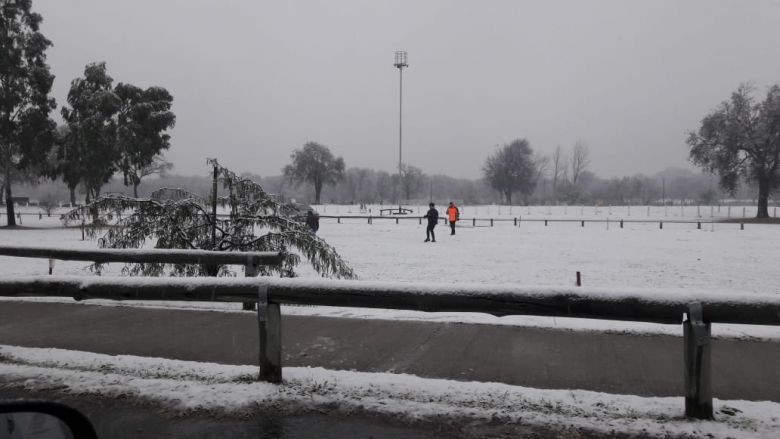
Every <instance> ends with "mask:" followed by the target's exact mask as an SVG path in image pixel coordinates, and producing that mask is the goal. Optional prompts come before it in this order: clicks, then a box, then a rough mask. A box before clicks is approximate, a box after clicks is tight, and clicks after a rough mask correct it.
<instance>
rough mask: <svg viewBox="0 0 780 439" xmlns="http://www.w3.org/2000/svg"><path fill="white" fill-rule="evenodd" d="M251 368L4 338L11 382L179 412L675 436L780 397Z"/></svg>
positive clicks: (745, 422)
mask: <svg viewBox="0 0 780 439" xmlns="http://www.w3.org/2000/svg"><path fill="white" fill-rule="evenodd" d="M256 373H257V369H256V368H255V367H253V366H228V365H221V364H213V363H194V362H187V361H176V360H167V359H161V358H144V357H134V356H127V355H124V356H109V355H101V354H93V353H88V352H77V351H66V350H59V349H34V348H21V347H13V346H3V345H0V377H2V382H3V383H5V384H6V385H16V386H24V387H25V388H27V389H31V390H53V391H58V392H68V393H73V394H79V395H82V396H83V395H104V396H109V397H119V396H121V397H124V398H127V397H133V398H146V399H150V400H152V401H156V402H159V403H162V404H165V405H166V406H168V407H170V408H172V409H173V410H177V411H194V410H209V411H216V412H230V413H239V414H240V413H251V412H253V411H257V409H258V408H263V407H273V410H274V412H275V413H278V412H280V411H282V412H283V411H285V410H293V411H301V410H318V409H320V410H322V409H326V410H328V411H333V410H337V411H338V412H340V413H343V414H350V413H360V412H371V413H380V414H384V415H388V416H394V417H398V418H401V419H406V420H412V421H413V420H436V421H437V422H447V420H460V421H462V420H463V419H465V418H468V419H477V420H482V421H493V422H501V423H512V422H522V423H523V424H526V425H536V426H540V427H547V426H550V425H557V426H569V427H574V428H586V429H588V430H591V431H596V432H602V433H604V434H605V435H606V434H609V433H611V432H614V431H620V432H624V433H629V434H631V433H634V434H641V435H652V436H658V437H670V436H679V435H688V436H692V437H712V438H729V437H761V438H774V437H776V434H777V432H778V431H780V417H779V416H778V414H779V413H780V404H778V403H773V402H750V401H725V400H715V401H714V407H715V415H716V419H717V420H716V421H715V422H713V421H691V420H687V419H685V418H684V417H683V416H682V413H683V399H682V398H680V397H678V398H647V397H638V396H631V395H613V394H605V393H598V392H589V391H582V390H538V389H532V388H527V387H519V386H510V385H506V384H499V383H476V382H459V381H450V380H442V379H426V378H419V377H415V376H411V375H401V374H387V373H364V372H349V371H332V370H325V369H321V368H299V367H288V368H285V369H284V375H285V377H284V383H283V384H281V385H273V384H267V383H259V382H255V381H254V376H255V375H256Z"/></svg>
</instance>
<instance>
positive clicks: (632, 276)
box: [0, 206, 780, 437]
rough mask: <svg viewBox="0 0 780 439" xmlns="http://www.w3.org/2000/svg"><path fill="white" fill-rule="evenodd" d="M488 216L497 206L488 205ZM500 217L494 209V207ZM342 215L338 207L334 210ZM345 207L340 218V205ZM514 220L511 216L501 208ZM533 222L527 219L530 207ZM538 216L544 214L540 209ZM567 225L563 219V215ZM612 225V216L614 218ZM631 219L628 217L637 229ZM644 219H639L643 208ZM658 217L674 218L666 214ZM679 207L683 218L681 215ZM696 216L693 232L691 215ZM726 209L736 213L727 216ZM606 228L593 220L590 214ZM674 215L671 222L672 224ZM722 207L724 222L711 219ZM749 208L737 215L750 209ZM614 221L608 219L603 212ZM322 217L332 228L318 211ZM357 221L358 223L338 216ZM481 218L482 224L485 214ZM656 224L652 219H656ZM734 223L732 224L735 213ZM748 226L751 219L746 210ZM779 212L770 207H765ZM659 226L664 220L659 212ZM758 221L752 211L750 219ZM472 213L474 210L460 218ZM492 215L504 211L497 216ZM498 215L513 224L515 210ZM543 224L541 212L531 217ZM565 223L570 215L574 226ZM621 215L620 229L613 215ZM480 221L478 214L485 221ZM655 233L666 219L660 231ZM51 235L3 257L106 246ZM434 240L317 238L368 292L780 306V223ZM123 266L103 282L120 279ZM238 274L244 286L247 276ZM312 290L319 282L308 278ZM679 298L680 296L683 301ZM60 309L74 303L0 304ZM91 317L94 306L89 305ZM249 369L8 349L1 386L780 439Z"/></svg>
mask: <svg viewBox="0 0 780 439" xmlns="http://www.w3.org/2000/svg"><path fill="white" fill-rule="evenodd" d="M483 208H484V209H485V210H486V213H487V214H491V212H492V211H490V210H489V209H491V207H487V206H483ZM496 208H497V206H493V207H492V209H496ZM332 209H336V207H334V206H328V212H327V214H330V213H331V212H330V210H332ZM339 209H345V207H344V206H340V207H339ZM503 209H507V208H503ZM523 209H525V208H523ZM539 209H546V208H544V207H539ZM564 209H565V212H566V213H560V212H559V213H556V211H557V210H561V211H563V210H564ZM601 209H602V210H601V214H605V215H607V216H609V213H608V212H607V211H606V209H608V208H601ZM635 209H636V208H632V218H634V217H635V215H636V214H633V212H634V210H635ZM639 209H640V210H641V208H639ZM656 209H661V212H660V215H661V218H663V209H664V208H663V207H661V208H656ZM677 209H679V207H678V208H677ZM685 209H690V210H691V211H692V212H693V217H691V216H690V214H688V213H686V212H685V211H683V212H681V213H682V214H683V215H684V216H685V218H688V219H694V220H696V218H697V217H696V214H695V212H696V210H695V208H691V207H686V208H685ZM722 209H723V210H725V208H722ZM571 210H572V207H568V208H563V207H556V208H552V209H550V213H549V215H550V217H552V216H554V215H560V216H562V217H567V218H572V217H573V218H579V217H580V216H579V213H580V212H574V213H571V212H570V211H571ZM584 210H585V212H587V211H590V217H598V215H599V213H598V212H599V210H598V208H592V207H591V208H585V209H584ZM671 210H672V209H671V208H669V212H668V214H669V215H671ZM714 210H715V208H713V211H714ZM740 210H741V209H740ZM605 212H606V213H605ZM321 213H323V214H325V212H323V211H322V210H321ZM335 213H340V214H349V212H335ZM475 213H480V212H479V211H475ZM658 213H659V212H655V213H654V214H658ZM732 213H733V212H732ZM739 213H740V214H741V212H739ZM770 213H771V209H770ZM651 214H653V212H651ZM749 214H750V213H748V215H749ZM466 215H471V213H470V212H469V208H468V207H466V209H465V212H464V216H466ZM493 215H495V216H497V215H498V212H497V211H495V212H493ZM501 215H502V216H505V217H507V218H511V217H512V216H511V215H515V213H514V212H513V213H512V214H510V213H508V212H506V213H504V212H502V213H501ZM536 215H539V216H538V217H539V218H544V217H545V215H547V214H546V213H545V211H544V210H541V211H539V212H537V213H536ZM566 215H568V216H566ZM614 215H616V214H615V213H614V212H613V215H612V216H609V217H610V218H619V217H615V216H614ZM479 216H480V217H483V216H484V215H483V214H480V215H479ZM655 219H657V217H656V218H655ZM34 221H40V222H41V224H40V226H41V227H43V228H34V229H16V230H8V229H0V245H26V246H51V247H63V248H95V247H96V246H97V245H96V242H94V241H89V240H87V241H82V240H81V232H80V231H79V230H78V229H63V228H56V226H58V225H59V222H58V220H57V218H56V217H52V218H47V217H45V216H44V217H43V218H41V219H40V220H39V219H38V218H37V217H36V216H31V217H25V218H24V225H25V226H36V224H30V223H31V222H34ZM424 227H425V226H422V225H419V224H418V223H417V221H411V220H406V221H400V223H399V224H395V222H394V221H381V222H380V221H376V222H374V223H373V224H367V221H366V220H364V219H345V220H342V222H341V224H337V223H336V221H335V220H334V219H323V221H322V222H321V228H320V232H319V233H320V236H322V237H323V238H324V239H326V240H327V241H328V242H329V243H331V244H332V245H333V246H335V248H336V249H337V250H338V251H339V252H340V254H341V255H342V256H343V257H344V258H345V259H346V260H347V261H349V262H350V263H351V264H352V266H353V267H354V268H355V270H356V272H357V274H358V275H359V276H360V279H362V280H371V281H392V282H436V283H443V284H448V283H451V284H463V283H479V284H509V285H524V286H529V285H539V286H572V285H573V284H574V280H575V273H576V272H577V271H580V272H581V273H582V278H583V284H584V286H585V287H594V288H605V289H616V290H619V289H621V288H643V289H651V290H652V289H657V290H660V291H684V290H686V289H688V290H696V291H705V292H709V293H712V294H720V293H723V294H726V293H729V294H732V293H734V292H739V293H740V294H744V295H745V296H748V297H749V296H750V295H751V294H780V288H778V286H779V285H780V270H778V269H777V268H776V261H778V260H780V233H778V231H780V229H778V228H777V226H772V225H758V224H748V225H747V226H746V228H745V230H740V229H739V227H738V225H735V224H719V223H715V224H706V225H705V226H704V227H703V230H697V229H696V227H695V225H693V226H692V225H691V224H673V223H669V224H665V225H664V228H663V230H661V229H659V228H658V225H657V224H633V223H630V224H628V223H627V224H626V225H625V228H623V229H620V228H619V227H617V224H616V223H611V224H610V225H609V227H607V225H606V224H587V225H586V227H581V226H580V224H579V223H577V222H571V223H553V224H551V225H550V226H547V227H545V226H544V224H543V223H522V225H521V226H520V227H514V226H513V225H512V223H511V222H502V223H496V225H495V227H471V226H470V224H469V223H467V222H464V223H462V226H459V227H458V229H457V234H456V235H455V236H449V229H448V227H446V226H439V227H437V232H438V236H437V238H438V239H437V242H436V243H423V242H422V241H423V239H424V237H425V228H424ZM87 265H88V264H86V263H83V262H67V261H57V262H56V264H55V268H54V271H55V273H56V274H58V275H83V276H92V275H94V274H92V273H90V272H89V270H87V269H86V267H87ZM120 268H121V267H120V265H119V264H114V265H111V266H109V268H108V270H107V271H105V272H104V275H108V276H111V275H118V274H119V272H120ZM47 271H48V261H46V260H41V259H24V258H9V257H0V275H2V276H9V275H19V276H29V275H45V274H46V273H47ZM238 271H239V275H240V269H239V270H238ZM300 273H301V275H302V276H303V277H311V278H315V277H317V275H316V273H314V272H313V271H312V270H311V269H309V268H307V267H301V270H300ZM680 294H685V293H684V292H681V293H680ZM2 300H60V301H71V299H33V298H26V299H2ZM90 303H93V302H90ZM94 303H99V304H102V305H106V306H153V307H158V306H165V307H180V308H198V309H211V310H214V311H220V312H238V308H239V307H240V305H238V304H218V303H193V302H168V303H160V302H154V303H137V302H135V303H134V302H123V303H118V302H110V301H96V302H94ZM283 313H284V314H296V315H321V316H338V317H347V318H368V319H404V320H428V321H456V322H468V323H475V324H498V325H524V326H540V327H556V328H568V329H573V330H595V331H619V332H633V333H642V334H648V333H649V334H658V333H660V334H675V335H680V334H681V332H682V330H681V327H680V325H656V324H645V323H631V322H611V321H600V320H581V319H563V318H542V317H533V316H509V317H503V318H497V317H493V316H487V315H481V314H468V313H423V312H411V311H395V310H370V309H358V308H332V307H298V306H296V307H285V308H284V310H283ZM713 333H714V335H715V336H719V337H747V338H764V339H774V340H780V328H775V327H761V326H743V325H717V324H716V325H713ZM255 373H256V370H255V368H254V367H252V366H223V365H216V364H203V363H188V362H182V361H172V360H163V359H147V358H139V357H127V356H124V357H111V356H105V355H98V354H90V353H83V352H69V351H59V350H53V349H28V348H19V347H9V346H0V376H2V377H3V380H4V381H6V382H8V381H11V382H15V383H17V384H19V385H24V386H26V387H28V388H36V389H64V390H65V391H68V392H74V393H87V394H98V393H99V394H105V395H109V396H111V395H127V394H129V395H143V396H144V397H147V398H151V399H153V400H156V401H159V402H163V403H166V404H168V405H172V406H174V407H176V408H178V409H180V410H195V409H208V410H228V411H239V412H240V411H242V410H247V409H251V408H252V407H257V406H259V405H264V404H278V405H281V406H284V405H297V406H304V407H311V408H316V407H324V406H332V405H334V403H336V402H338V403H339V407H340V408H339V410H342V411H344V412H346V413H349V412H353V411H361V410H365V411H371V412H380V413H384V414H388V415H393V416H399V417H403V418H425V417H439V416H445V417H446V416H454V417H457V416H461V417H462V416H469V417H474V418H478V419H499V420H505V421H519V420H521V419H522V421H523V422H526V423H533V424H535V425H545V424H563V425H574V426H581V427H583V428H588V429H595V430H597V431H603V432H605V433H608V432H609V431H612V430H617V431H624V432H636V433H640V432H641V433H651V434H656V435H659V436H664V435H679V434H689V435H692V436H705V435H712V437H775V436H776V433H777V431H778V430H780V417H778V413H780V404H776V403H769V402H747V401H716V416H717V418H718V422H691V421H687V420H685V419H684V418H683V417H682V398H642V397H636V396H627V395H608V394H601V393H595V392H586V391H579V390H571V391H569V390H561V391H555V390H537V389H529V388H521V387H516V386H508V385H504V384H495V383H463V382H454V381H446V380H433V379H422V378H418V377H413V376H405V375H394V374H371V373H358V372H347V371H329V370H323V369H316V368H312V369H308V368H285V372H284V373H285V379H286V381H285V384H283V385H282V386H278V387H277V386H273V385H269V384H262V383H256V382H252V381H251V377H252V376H253V375H254V374H255Z"/></svg>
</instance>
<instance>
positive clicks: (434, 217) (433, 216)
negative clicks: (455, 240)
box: [425, 203, 439, 242]
mask: <svg viewBox="0 0 780 439" xmlns="http://www.w3.org/2000/svg"><path fill="white" fill-rule="evenodd" d="M428 207H430V209H428V213H426V214H425V218H428V228H426V229H425V242H428V241H431V242H436V235H435V234H434V233H433V228H434V227H436V224H437V223H438V222H439V211H438V210H436V208H435V207H433V203H431V204H429V205H428Z"/></svg>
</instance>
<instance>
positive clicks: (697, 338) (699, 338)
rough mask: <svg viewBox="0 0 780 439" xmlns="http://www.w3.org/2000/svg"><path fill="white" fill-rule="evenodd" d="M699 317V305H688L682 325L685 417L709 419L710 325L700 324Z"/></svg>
mask: <svg viewBox="0 0 780 439" xmlns="http://www.w3.org/2000/svg"><path fill="white" fill-rule="evenodd" d="M703 314H704V313H703V309H702V306H701V303H692V304H690V305H689V306H688V318H687V319H686V320H685V322H683V338H684V340H685V346H684V349H685V354H684V359H685V416H688V417H691V418H697V419H712V417H713V414H712V373H711V372H712V358H711V351H710V332H711V325H710V323H705V322H704V315H703Z"/></svg>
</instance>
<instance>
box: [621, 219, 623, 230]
mask: <svg viewBox="0 0 780 439" xmlns="http://www.w3.org/2000/svg"><path fill="white" fill-rule="evenodd" d="M620 228H621V229H622V228H623V220H620Z"/></svg>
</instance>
